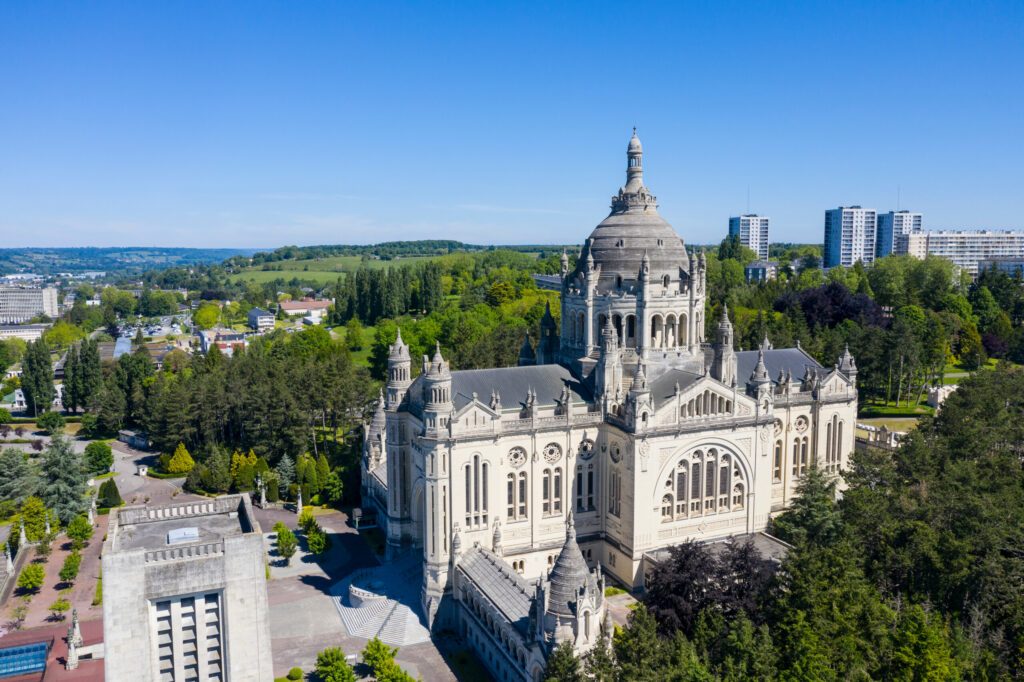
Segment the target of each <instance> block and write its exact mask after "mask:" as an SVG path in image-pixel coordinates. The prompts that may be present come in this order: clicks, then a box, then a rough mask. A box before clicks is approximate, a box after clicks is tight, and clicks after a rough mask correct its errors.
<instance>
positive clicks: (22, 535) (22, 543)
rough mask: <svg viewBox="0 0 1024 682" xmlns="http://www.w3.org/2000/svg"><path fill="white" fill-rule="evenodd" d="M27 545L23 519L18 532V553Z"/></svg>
mask: <svg viewBox="0 0 1024 682" xmlns="http://www.w3.org/2000/svg"><path fill="white" fill-rule="evenodd" d="M27 544H28V536H26V535H25V519H21V529H20V530H19V531H18V551H19V552H20V551H21V548H22V547H24V546H25V545H27Z"/></svg>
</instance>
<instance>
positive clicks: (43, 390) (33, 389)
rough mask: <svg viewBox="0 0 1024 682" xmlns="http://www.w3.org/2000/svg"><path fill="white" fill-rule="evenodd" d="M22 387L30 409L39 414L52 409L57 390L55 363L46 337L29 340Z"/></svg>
mask: <svg viewBox="0 0 1024 682" xmlns="http://www.w3.org/2000/svg"><path fill="white" fill-rule="evenodd" d="M21 389H22V391H24V393H25V403H26V405H27V407H28V411H29V412H31V413H32V414H33V415H39V414H41V413H43V412H45V411H46V410H48V409H50V405H52V404H53V398H54V395H55V394H56V391H55V389H54V387H53V363H52V362H51V360H50V348H49V346H47V345H46V340H45V339H39V340H38V341H32V342H29V344H28V346H27V347H26V350H25V358H24V360H22V373H21Z"/></svg>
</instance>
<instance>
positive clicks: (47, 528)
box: [46, 512, 52, 537]
mask: <svg viewBox="0 0 1024 682" xmlns="http://www.w3.org/2000/svg"><path fill="white" fill-rule="evenodd" d="M51 531H52V529H51V528H50V513H49V512H47V513H46V537H50V532H51Z"/></svg>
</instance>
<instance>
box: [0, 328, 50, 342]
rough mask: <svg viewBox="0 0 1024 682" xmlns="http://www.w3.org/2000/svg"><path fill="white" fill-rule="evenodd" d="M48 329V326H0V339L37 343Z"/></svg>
mask: <svg viewBox="0 0 1024 682" xmlns="http://www.w3.org/2000/svg"><path fill="white" fill-rule="evenodd" d="M49 328H50V325H48V324H3V325H0V339H23V340H25V341H38V340H39V339H41V338H42V337H43V334H44V333H45V332H46V330H47V329H49Z"/></svg>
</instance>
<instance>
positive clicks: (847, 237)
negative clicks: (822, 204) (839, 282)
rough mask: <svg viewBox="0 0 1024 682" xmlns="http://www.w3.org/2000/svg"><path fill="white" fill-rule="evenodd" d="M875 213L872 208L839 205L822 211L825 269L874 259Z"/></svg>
mask: <svg viewBox="0 0 1024 682" xmlns="http://www.w3.org/2000/svg"><path fill="white" fill-rule="evenodd" d="M876 220H877V218H876V213H875V209H873V208H862V207H860V206H840V207H839V208H833V209H829V210H828V211H825V260H824V264H823V265H824V266H825V267H826V268H834V267H835V266H837V265H842V266H844V267H850V266H852V265H853V264H854V263H856V262H857V261H860V262H862V263H864V265H868V264H869V263H873V262H874V260H875V229H876V227H877V225H876Z"/></svg>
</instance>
